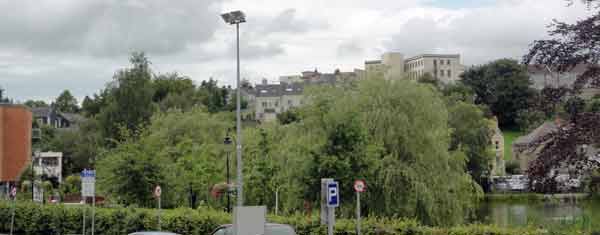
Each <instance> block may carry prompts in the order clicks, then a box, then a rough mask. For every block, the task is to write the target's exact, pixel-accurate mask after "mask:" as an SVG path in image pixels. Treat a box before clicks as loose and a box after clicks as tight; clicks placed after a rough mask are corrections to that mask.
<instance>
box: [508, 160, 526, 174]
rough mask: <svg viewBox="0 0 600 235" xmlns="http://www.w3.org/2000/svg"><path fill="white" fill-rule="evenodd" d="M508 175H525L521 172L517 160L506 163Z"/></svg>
mask: <svg viewBox="0 0 600 235" xmlns="http://www.w3.org/2000/svg"><path fill="white" fill-rule="evenodd" d="M506 174H509V175H520V174H523V172H521V165H519V162H518V161H516V160H511V161H508V162H507V163H506Z"/></svg>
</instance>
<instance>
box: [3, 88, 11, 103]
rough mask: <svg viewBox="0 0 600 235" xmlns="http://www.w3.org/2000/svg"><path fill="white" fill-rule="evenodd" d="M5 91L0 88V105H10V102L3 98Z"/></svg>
mask: <svg viewBox="0 0 600 235" xmlns="http://www.w3.org/2000/svg"><path fill="white" fill-rule="evenodd" d="M5 91H6V90H5V89H4V88H2V87H0V103H12V100H10V99H9V98H8V97H6V96H5V94H4V92H5Z"/></svg>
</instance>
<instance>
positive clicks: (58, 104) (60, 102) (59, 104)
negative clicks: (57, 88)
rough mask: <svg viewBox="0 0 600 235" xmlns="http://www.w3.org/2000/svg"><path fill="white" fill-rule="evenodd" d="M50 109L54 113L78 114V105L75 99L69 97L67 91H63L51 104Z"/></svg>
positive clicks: (69, 94) (71, 96)
mask: <svg viewBox="0 0 600 235" xmlns="http://www.w3.org/2000/svg"><path fill="white" fill-rule="evenodd" d="M52 107H53V108H54V109H56V111H59V112H63V113H76V112H79V104H78V103H77V99H76V98H75V97H74V96H73V95H71V92H70V91H69V90H64V91H63V92H62V93H60V95H59V96H58V97H57V98H56V100H55V101H54V102H53V103H52Z"/></svg>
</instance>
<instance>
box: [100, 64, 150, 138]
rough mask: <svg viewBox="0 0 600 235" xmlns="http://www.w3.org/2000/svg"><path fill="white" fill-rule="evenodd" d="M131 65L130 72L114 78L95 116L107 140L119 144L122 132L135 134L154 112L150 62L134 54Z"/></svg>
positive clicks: (124, 71) (123, 72)
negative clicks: (101, 106) (102, 104)
mask: <svg viewBox="0 0 600 235" xmlns="http://www.w3.org/2000/svg"><path fill="white" fill-rule="evenodd" d="M130 62H131V66H132V67H131V68H129V69H123V70H120V71H118V72H117V73H116V74H115V76H114V85H113V87H111V88H110V89H109V93H110V96H109V97H108V101H107V105H106V106H105V107H103V108H102V110H101V111H100V113H99V114H98V115H99V116H98V120H99V122H100V126H101V127H102V129H103V130H102V131H103V132H104V136H105V137H106V138H111V139H115V140H121V139H123V136H122V135H123V134H124V133H122V132H123V130H125V131H127V132H129V133H135V131H137V130H138V128H140V127H143V126H144V125H146V124H147V123H148V122H149V121H150V117H151V116H152V114H153V112H154V108H153V107H154V104H153V103H152V97H153V95H154V89H153V87H152V83H151V71H150V67H149V66H150V61H149V60H148V58H147V57H146V56H145V55H144V53H134V54H133V55H132V56H131V58H130Z"/></svg>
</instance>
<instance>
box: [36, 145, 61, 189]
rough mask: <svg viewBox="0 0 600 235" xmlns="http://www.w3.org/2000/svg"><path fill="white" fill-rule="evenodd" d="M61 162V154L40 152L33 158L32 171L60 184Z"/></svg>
mask: <svg viewBox="0 0 600 235" xmlns="http://www.w3.org/2000/svg"><path fill="white" fill-rule="evenodd" d="M62 160H63V154H62V153H61V152H41V153H39V155H37V156H35V158H34V163H33V171H34V172H35V174H36V175H45V176H47V177H49V178H52V177H55V178H56V179H57V180H58V182H59V183H60V182H62V162H63V161H62Z"/></svg>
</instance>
